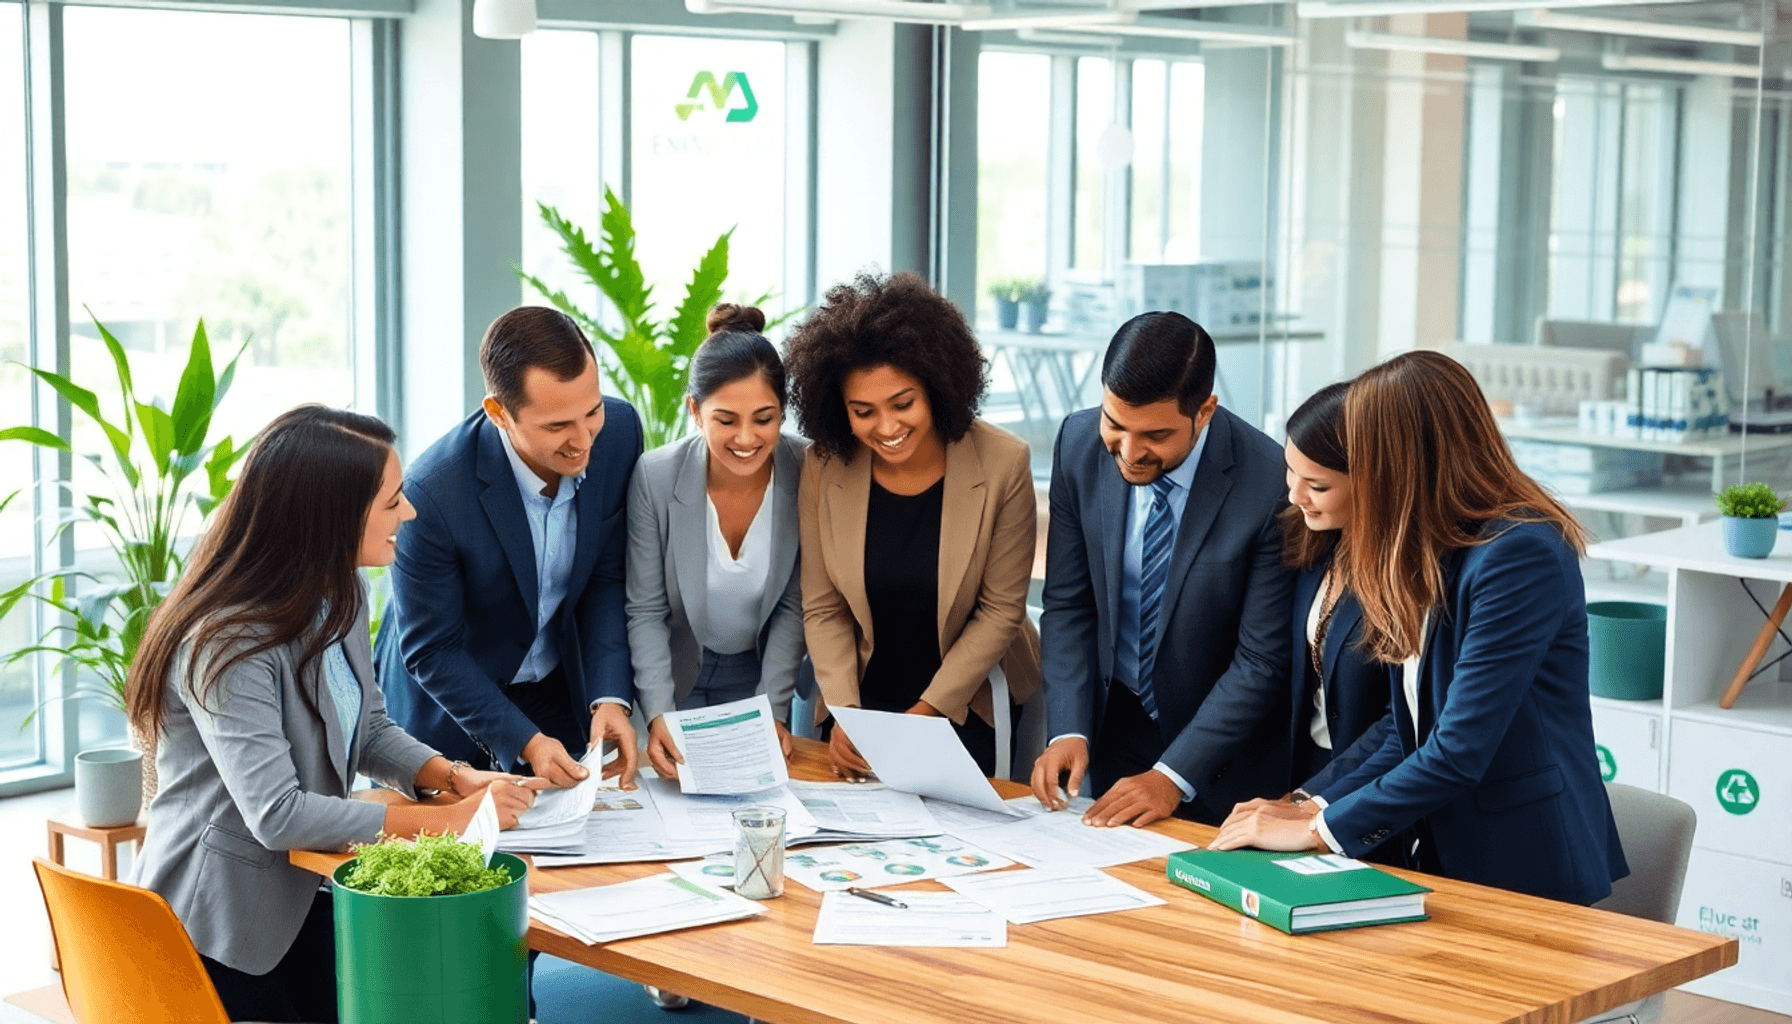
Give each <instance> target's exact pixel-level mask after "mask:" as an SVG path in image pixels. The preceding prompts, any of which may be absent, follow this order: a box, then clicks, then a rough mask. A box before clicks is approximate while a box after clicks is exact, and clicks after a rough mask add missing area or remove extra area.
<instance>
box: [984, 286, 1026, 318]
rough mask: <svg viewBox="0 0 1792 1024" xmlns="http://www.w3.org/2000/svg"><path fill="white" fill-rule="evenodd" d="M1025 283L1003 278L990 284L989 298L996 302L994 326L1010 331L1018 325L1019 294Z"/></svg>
mask: <svg viewBox="0 0 1792 1024" xmlns="http://www.w3.org/2000/svg"><path fill="white" fill-rule="evenodd" d="M1024 287H1026V282H1025V281H1016V280H1014V279H1013V278H1010V277H1005V278H1002V279H1001V280H999V281H994V282H991V283H990V286H989V297H990V298H992V299H994V300H996V325H997V326H999V327H1001V329H1002V330H1004V331H1012V330H1014V329H1015V328H1016V327H1018V326H1019V325H1020V292H1021V289H1022V288H1024Z"/></svg>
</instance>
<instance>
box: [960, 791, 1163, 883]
mask: <svg viewBox="0 0 1792 1024" xmlns="http://www.w3.org/2000/svg"><path fill="white" fill-rule="evenodd" d="M1029 799H1031V798H1029ZM970 834H971V836H973V837H974V838H975V839H976V841H977V844H978V845H979V846H982V847H983V848H985V849H988V850H994V851H995V852H997V853H1000V854H1004V855H1006V856H1009V857H1013V858H1014V859H1015V860H1018V861H1020V862H1021V863H1022V864H1027V865H1031V866H1032V867H1085V868H1107V867H1113V866H1114V865H1116V864H1131V863H1132V862H1133V861H1137V860H1150V859H1152V858H1153V857H1167V856H1169V855H1170V854H1172V853H1179V852H1181V851H1183V850H1192V849H1194V848H1195V844H1193V843H1187V842H1183V841H1182V840H1180V839H1172V838H1171V837H1169V836H1166V835H1160V834H1159V833H1156V832H1148V831H1146V830H1145V829H1142V828H1133V827H1132V826H1130V825H1120V826H1116V827H1114V828H1097V827H1096V826H1094V825H1085V824H1083V818H1082V814H1081V813H1080V812H1074V813H1073V812H1071V811H1053V812H1050V813H1046V814H1032V815H1028V816H1027V817H1024V818H1021V819H1019V820H1018V821H1013V822H1009V823H1008V824H1005V825H995V826H992V827H990V828H980V829H977V830H975V831H973V832H971V833H970Z"/></svg>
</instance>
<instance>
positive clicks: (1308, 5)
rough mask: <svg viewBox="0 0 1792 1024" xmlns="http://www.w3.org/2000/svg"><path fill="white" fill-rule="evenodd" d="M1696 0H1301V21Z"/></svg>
mask: <svg viewBox="0 0 1792 1024" xmlns="http://www.w3.org/2000/svg"><path fill="white" fill-rule="evenodd" d="M1692 2H1696V0H1343V2H1335V0H1300V5H1299V7H1298V8H1297V10H1298V12H1299V14H1300V16H1301V17H1303V18H1357V17H1362V18H1379V17H1383V16H1388V15H1395V14H1472V13H1474V12H1476V11H1518V10H1527V9H1535V8H1544V7H1624V6H1629V5H1632V4H1654V3H1692Z"/></svg>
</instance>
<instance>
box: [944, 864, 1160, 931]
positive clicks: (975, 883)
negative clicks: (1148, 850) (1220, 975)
mask: <svg viewBox="0 0 1792 1024" xmlns="http://www.w3.org/2000/svg"><path fill="white" fill-rule="evenodd" d="M945 884H946V887H947V888H949V889H951V890H952V891H954V892H956V893H959V894H960V895H963V896H968V897H970V898H971V899H973V900H976V901H977V902H978V903H980V904H982V905H983V906H985V907H988V908H989V909H990V910H993V911H995V912H996V913H998V914H1000V915H1002V916H1003V917H1005V918H1007V919H1008V923H1009V924H1033V923H1035V922H1038V921H1050V920H1053V919H1054V918H1059V917H1081V916H1083V915H1086V914H1106V913H1110V912H1112V911H1116V910H1137V909H1139V908H1140V907H1159V906H1163V905H1164V904H1165V903H1166V902H1168V901H1167V900H1164V899H1162V898H1160V897H1157V896H1153V895H1151V894H1150V893H1148V892H1146V891H1145V890H1143V889H1140V888H1137V887H1136V886H1131V885H1127V884H1126V883H1125V882H1122V881H1120V880H1119V879H1118V878H1115V877H1113V876H1112V875H1107V874H1103V873H1102V872H1100V871H1097V870H1095V869H1094V868H1032V869H1028V870H1023V871H997V872H993V873H991V874H985V875H976V876H974V877H965V878H949V879H947V880H946V883H945Z"/></svg>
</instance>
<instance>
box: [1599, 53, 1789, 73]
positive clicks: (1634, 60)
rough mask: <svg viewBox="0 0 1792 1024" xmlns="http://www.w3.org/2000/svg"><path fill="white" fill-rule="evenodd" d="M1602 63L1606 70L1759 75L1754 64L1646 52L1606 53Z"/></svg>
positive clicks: (1758, 68) (1759, 69) (1757, 66)
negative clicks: (1657, 55)
mask: <svg viewBox="0 0 1792 1024" xmlns="http://www.w3.org/2000/svg"><path fill="white" fill-rule="evenodd" d="M1603 63H1604V64H1605V69H1606V70H1607V71H1661V72H1665V73H1667V74H1670V75H1722V76H1726V77H1729V78H1760V77H1761V68H1760V66H1759V65H1756V64H1730V63H1726V62H1724V61H1716V60H1686V59H1683V58H1680V57H1652V56H1650V55H1648V54H1646V53H1608V54H1606V55H1605V59H1604V61H1603Z"/></svg>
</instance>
